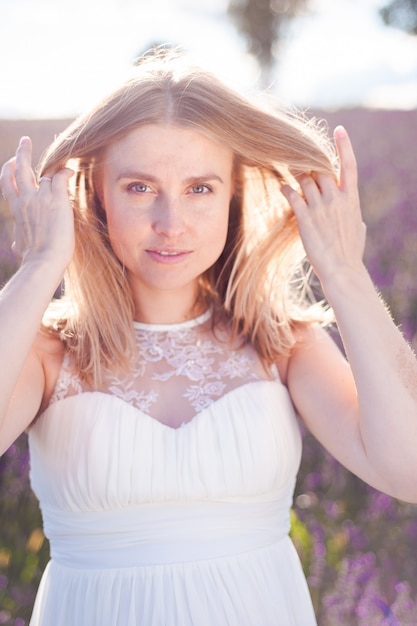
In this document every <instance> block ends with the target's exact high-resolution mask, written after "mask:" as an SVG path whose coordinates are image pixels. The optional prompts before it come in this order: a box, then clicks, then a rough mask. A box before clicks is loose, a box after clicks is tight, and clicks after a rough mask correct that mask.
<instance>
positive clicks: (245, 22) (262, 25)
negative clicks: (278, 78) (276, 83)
mask: <svg viewBox="0 0 417 626" xmlns="http://www.w3.org/2000/svg"><path fill="white" fill-rule="evenodd" d="M307 4H308V0H229V4H228V9H227V13H228V15H229V16H230V18H231V20H232V22H234V24H235V26H236V28H237V30H238V31H239V32H240V33H241V34H242V35H243V36H244V38H245V39H246V41H247V47H248V51H249V52H250V53H251V54H252V55H253V56H254V57H255V58H256V59H257V61H258V63H259V65H260V68H261V71H262V79H263V82H264V83H268V82H269V80H270V78H271V73H272V70H273V67H274V65H275V61H276V57H277V53H278V48H279V44H280V42H281V40H282V39H283V38H284V36H285V33H286V30H287V28H288V25H289V23H290V22H291V20H292V19H293V18H294V17H295V16H296V15H298V14H299V13H300V12H301V11H303V10H304V9H305V7H306V6H307Z"/></svg>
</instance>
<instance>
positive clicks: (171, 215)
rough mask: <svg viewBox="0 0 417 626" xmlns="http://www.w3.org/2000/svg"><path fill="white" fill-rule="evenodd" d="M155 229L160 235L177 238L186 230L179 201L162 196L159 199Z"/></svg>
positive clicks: (156, 208)
mask: <svg viewBox="0 0 417 626" xmlns="http://www.w3.org/2000/svg"><path fill="white" fill-rule="evenodd" d="M153 229H154V231H155V232H156V233H158V234H159V235H165V236H166V237H177V236H178V235H180V234H182V233H183V232H184V230H185V221H184V215H183V212H182V211H181V206H180V202H179V201H178V200H177V199H174V198H169V197H167V196H162V197H160V198H158V200H157V203H156V207H155V213H154V220H153Z"/></svg>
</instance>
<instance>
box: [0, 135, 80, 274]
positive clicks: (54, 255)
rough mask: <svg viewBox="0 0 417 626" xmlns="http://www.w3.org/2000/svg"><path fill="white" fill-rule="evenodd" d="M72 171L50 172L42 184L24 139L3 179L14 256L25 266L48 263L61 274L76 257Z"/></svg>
mask: <svg viewBox="0 0 417 626" xmlns="http://www.w3.org/2000/svg"><path fill="white" fill-rule="evenodd" d="M72 174H73V172H72V170H70V169H68V168H63V169H61V170H59V171H57V172H48V173H47V174H45V176H43V177H42V178H41V179H40V181H39V183H37V182H36V177H35V174H34V171H33V169H32V142H31V140H30V139H29V137H22V139H21V140H20V143H19V147H18V149H17V151H16V156H15V157H13V158H12V159H10V160H9V161H7V163H5V165H4V166H3V168H2V171H1V175H0V188H1V190H2V193H3V196H4V198H5V199H6V200H7V202H8V204H9V206H10V210H11V212H12V216H13V219H14V226H15V229H14V242H13V245H12V248H13V251H14V252H15V254H16V255H17V256H18V257H20V258H21V259H22V262H23V263H25V262H26V261H29V262H30V261H32V260H35V259H37V260H44V261H45V260H46V261H51V262H53V263H54V264H56V267H61V269H62V272H63V271H64V270H65V268H66V266H67V265H68V263H69V262H70V261H71V259H72V256H73V253H74V214H73V209H72V206H71V201H70V198H69V193H68V180H69V178H70V177H71V175H72Z"/></svg>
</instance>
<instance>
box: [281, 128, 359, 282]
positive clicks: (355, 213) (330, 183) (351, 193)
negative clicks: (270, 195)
mask: <svg viewBox="0 0 417 626" xmlns="http://www.w3.org/2000/svg"><path fill="white" fill-rule="evenodd" d="M334 140H335V144H336V149H337V153H338V156H339V163H340V174H339V177H338V179H336V177H332V176H330V175H325V174H318V173H316V172H313V173H311V174H302V175H300V176H297V182H298V183H299V185H300V190H299V191H296V190H295V189H293V188H292V187H290V186H289V185H283V186H282V189H281V190H282V193H283V195H284V196H285V198H286V199H287V200H288V202H289V204H290V205H291V207H292V209H293V211H294V213H295V216H296V218H297V222H298V228H299V231H300V236H301V239H302V242H303V245H304V248H305V251H306V254H307V257H308V259H309V261H310V263H311V265H312V266H313V269H314V271H315V272H316V274H317V276H318V277H319V278H320V280H321V282H322V283H323V286H324V285H326V284H327V281H328V280H329V279H331V277H332V276H335V273H337V274H338V276H339V278H340V272H341V273H342V274H343V271H344V270H347V271H349V272H350V271H352V269H353V270H355V269H357V268H358V267H359V266H362V265H363V253H364V248H365V236H366V226H365V224H364V223H363V221H362V214H361V209H360V202H359V193H358V187H357V168H356V159H355V155H354V153H353V149H352V145H351V143H350V139H349V136H348V134H347V132H346V130H345V129H344V128H343V127H342V126H338V127H336V129H335V131H334Z"/></svg>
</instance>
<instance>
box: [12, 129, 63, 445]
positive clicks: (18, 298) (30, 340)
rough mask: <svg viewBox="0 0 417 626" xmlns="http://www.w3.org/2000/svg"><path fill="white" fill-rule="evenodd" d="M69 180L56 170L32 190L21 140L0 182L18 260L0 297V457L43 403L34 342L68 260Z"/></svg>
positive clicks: (31, 175) (27, 147)
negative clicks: (49, 177) (13, 232)
mask: <svg viewBox="0 0 417 626" xmlns="http://www.w3.org/2000/svg"><path fill="white" fill-rule="evenodd" d="M69 174H70V170H61V171H60V172H58V173H56V174H55V175H52V174H51V175H50V176H51V182H50V181H49V180H46V181H44V182H42V183H41V184H40V185H39V186H38V184H37V183H36V180H35V176H34V173H33V170H32V166H31V142H30V140H29V139H28V138H23V139H22V140H21V142H20V144H19V148H18V150H17V153H16V157H15V158H13V159H11V160H10V161H8V162H7V163H6V164H5V165H4V166H3V168H2V172H1V176H0V187H1V190H2V193H3V195H4V197H5V198H6V200H7V201H8V203H9V206H10V208H11V211H12V215H13V218H14V222H15V242H14V244H13V247H14V250H15V252H16V253H17V254H18V255H19V256H20V257H21V259H22V263H21V266H20V268H19V270H18V271H17V272H16V274H15V275H14V276H13V277H12V278H11V280H10V281H9V282H8V284H7V285H6V286H5V287H4V288H3V289H2V291H1V292H0V365H1V372H2V375H1V377H0V454H1V453H2V452H4V451H5V450H6V449H7V447H8V446H9V445H10V444H11V443H12V442H13V440H14V439H15V438H16V437H17V436H18V435H19V434H20V432H22V431H23V430H24V429H25V428H26V427H27V425H28V424H29V423H30V422H31V421H32V420H33V419H34V417H35V416H36V413H37V411H38V409H39V407H40V404H41V401H42V397H43V392H44V387H45V372H44V369H43V358H42V355H41V354H40V353H39V351H38V350H37V349H36V347H35V339H36V337H37V333H38V330H39V326H40V322H41V319H42V316H43V314H44V312H45V310H46V308H47V306H48V304H49V302H50V300H51V298H52V296H53V294H54V292H55V290H56V288H57V286H58V285H59V283H60V280H61V279H62V276H63V273H64V271H65V268H66V266H67V264H68V263H69V261H70V259H71V257H72V254H73V246H74V243H73V242H74V234H73V213H72V207H71V205H70V201H69V198H68V192H67V185H68V177H69Z"/></svg>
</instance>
